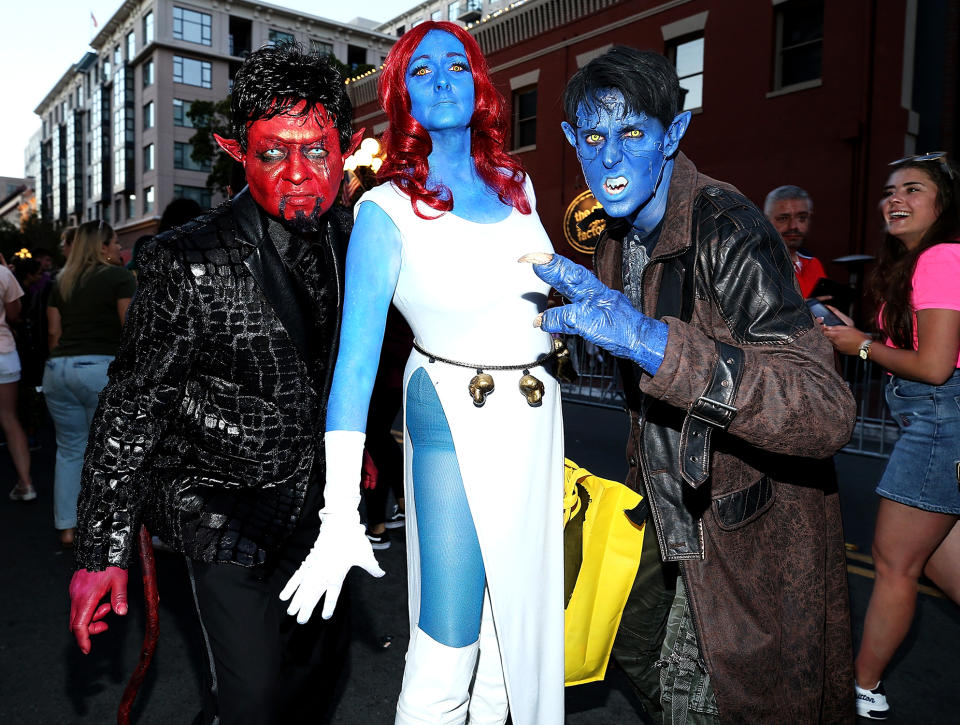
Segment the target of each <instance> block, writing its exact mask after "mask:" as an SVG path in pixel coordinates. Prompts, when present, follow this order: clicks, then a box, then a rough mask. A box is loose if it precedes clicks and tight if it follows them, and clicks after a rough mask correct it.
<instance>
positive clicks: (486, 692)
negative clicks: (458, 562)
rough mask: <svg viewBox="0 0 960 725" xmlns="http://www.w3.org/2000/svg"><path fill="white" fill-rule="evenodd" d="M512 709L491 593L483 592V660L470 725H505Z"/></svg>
mask: <svg viewBox="0 0 960 725" xmlns="http://www.w3.org/2000/svg"><path fill="white" fill-rule="evenodd" d="M509 711H510V708H509V706H508V704H507V686H506V683H505V682H504V679H503V663H502V661H501V659H500V642H499V641H498V639H497V630H496V627H495V626H494V623H493V612H491V610H490V590H489V589H488V590H487V591H485V592H484V596H483V617H482V619H481V620H480V660H479V662H478V663H477V675H476V677H475V678H474V681H473V694H472V695H471V697H470V725H503V723H505V722H506V721H507V713H508V712H509Z"/></svg>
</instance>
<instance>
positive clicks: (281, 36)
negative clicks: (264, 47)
mask: <svg viewBox="0 0 960 725" xmlns="http://www.w3.org/2000/svg"><path fill="white" fill-rule="evenodd" d="M295 40H296V38H294V37H293V33H285V32H283V31H282V30H274V29H272V28H271V29H270V42H271V43H273V44H274V45H279V44H280V43H293V42H294V41H295Z"/></svg>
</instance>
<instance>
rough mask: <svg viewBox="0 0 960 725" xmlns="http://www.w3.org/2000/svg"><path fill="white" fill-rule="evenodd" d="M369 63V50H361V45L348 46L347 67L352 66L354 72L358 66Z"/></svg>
mask: <svg viewBox="0 0 960 725" xmlns="http://www.w3.org/2000/svg"><path fill="white" fill-rule="evenodd" d="M366 62H367V49H366V48H361V47H360V46H359V45H348V46H347V65H348V66H350V67H351V68H352V69H353V70H356V69H357V66H360V65H364V64H365V63H366Z"/></svg>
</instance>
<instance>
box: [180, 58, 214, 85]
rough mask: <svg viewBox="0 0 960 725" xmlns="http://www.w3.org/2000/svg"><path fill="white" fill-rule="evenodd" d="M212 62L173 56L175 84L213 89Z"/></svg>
mask: <svg viewBox="0 0 960 725" xmlns="http://www.w3.org/2000/svg"><path fill="white" fill-rule="evenodd" d="M211 74H212V71H211V65H210V61H206V60H195V59H193V58H181V57H180V56H179V55H175V56H173V82H174V83H183V84H184V85H188V86H200V87H201V88H210V87H211V82H210V80H211Z"/></svg>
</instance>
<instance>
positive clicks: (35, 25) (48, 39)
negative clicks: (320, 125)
mask: <svg viewBox="0 0 960 725" xmlns="http://www.w3.org/2000/svg"><path fill="white" fill-rule="evenodd" d="M5 2H11V4H13V0H5ZM271 4H272V5H279V6H283V7H288V8H292V9H294V10H300V11H302V12H307V13H310V14H312V15H319V16H321V17H325V18H330V19H331V20H337V21H339V22H348V21H350V20H352V19H353V18H355V17H356V16H357V15H362V16H363V17H365V18H369V19H370V20H376V21H379V22H385V21H387V20H390V19H391V18H394V17H396V16H397V15H399V14H400V13H402V12H403V11H404V10H406V9H407V8H411V7H413V6H414V5H417V4H419V0H363V2H362V3H349V2H346V3H345V2H340V1H339V0H272V1H271ZM121 5H123V2H122V0H25V1H20V2H16V6H17V10H16V11H13V10H11V9H10V8H8V9H7V10H6V12H5V13H4V15H5V18H4V22H3V23H2V24H0V26H2V27H0V68H2V69H3V71H2V73H0V98H2V99H4V106H5V107H6V109H7V110H6V111H4V112H3V113H2V114H0V138H2V139H3V143H0V176H15V177H18V176H23V150H24V148H25V147H26V145H27V142H28V141H29V140H30V136H31V135H32V134H33V133H34V132H35V131H36V130H37V129H38V128H40V117H39V116H37V115H36V114H35V113H34V112H33V111H34V109H35V108H36V107H37V106H38V105H39V104H40V102H41V101H42V100H43V99H44V98H45V97H46V95H47V93H49V92H50V90H51V89H52V88H53V87H54V85H56V83H57V81H58V80H60V77H61V76H62V75H63V74H64V73H65V72H66V71H67V69H68V68H69V67H70V66H71V65H72V64H73V63H76V62H77V61H78V60H80V58H82V57H83V54H84V53H85V52H86V51H87V50H88V49H89V42H90V41H91V40H92V39H93V37H94V35H95V34H96V32H97V30H98V29H95V28H94V27H93V22H92V20H91V14H92V15H93V16H94V17H96V19H97V21H98V23H99V24H100V28H102V27H103V26H104V24H106V22H107V21H108V20H109V19H110V18H111V17H112V16H113V14H114V13H115V12H116V11H117V9H118V8H120V6H121ZM359 7H362V12H359V13H358V12H357V9H358V8H359Z"/></svg>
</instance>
